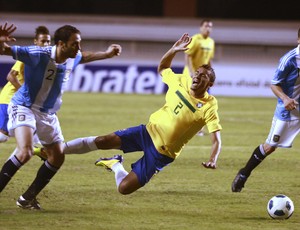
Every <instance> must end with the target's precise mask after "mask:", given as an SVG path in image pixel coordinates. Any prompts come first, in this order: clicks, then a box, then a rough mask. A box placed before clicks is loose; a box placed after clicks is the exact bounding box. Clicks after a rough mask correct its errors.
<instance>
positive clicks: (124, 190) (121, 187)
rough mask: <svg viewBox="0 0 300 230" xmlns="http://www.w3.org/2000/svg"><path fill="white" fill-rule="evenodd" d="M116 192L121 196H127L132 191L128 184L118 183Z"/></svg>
mask: <svg viewBox="0 0 300 230" xmlns="http://www.w3.org/2000/svg"><path fill="white" fill-rule="evenodd" d="M118 191H119V193H121V194H122V195H128V194H130V193H132V192H133V191H132V189H131V188H130V186H129V185H128V183H126V182H123V181H122V182H121V183H120V185H119V187H118Z"/></svg>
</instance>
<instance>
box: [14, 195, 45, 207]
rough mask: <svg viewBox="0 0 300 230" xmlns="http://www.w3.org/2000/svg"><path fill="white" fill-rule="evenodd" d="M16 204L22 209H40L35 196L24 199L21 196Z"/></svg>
mask: <svg viewBox="0 0 300 230" xmlns="http://www.w3.org/2000/svg"><path fill="white" fill-rule="evenodd" d="M17 205H18V206H19V207H20V208H23V209H29V210H41V209H42V208H41V205H40V203H39V202H38V201H37V199H36V198H34V199H32V200H24V199H22V198H21V197H20V198H19V199H18V200H17Z"/></svg>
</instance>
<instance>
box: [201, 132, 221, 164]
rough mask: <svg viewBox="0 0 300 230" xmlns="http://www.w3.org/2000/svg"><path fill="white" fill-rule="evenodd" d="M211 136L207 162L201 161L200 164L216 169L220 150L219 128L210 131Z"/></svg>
mask: <svg viewBox="0 0 300 230" xmlns="http://www.w3.org/2000/svg"><path fill="white" fill-rule="evenodd" d="M210 137H211V142H212V146H211V154H210V158H209V160H208V161H207V162H202V165H203V166H204V167H205V168H211V169H216V168H217V160H218V157H219V154H220V152H221V132H220V130H218V131H216V132H212V133H211V134H210Z"/></svg>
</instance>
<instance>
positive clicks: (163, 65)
mask: <svg viewBox="0 0 300 230" xmlns="http://www.w3.org/2000/svg"><path fill="white" fill-rule="evenodd" d="M191 41H192V38H191V37H190V36H189V35H188V34H187V33H185V34H183V35H182V36H181V38H180V39H179V40H178V41H177V42H175V44H174V45H173V46H172V47H171V48H170V49H169V50H168V51H167V52H166V53H165V54H164V56H163V57H162V59H161V60H160V63H159V65H158V68H157V71H158V73H161V72H162V71H163V70H164V69H167V68H170V67H171V64H172V60H173V58H174V57H175V55H176V53H177V52H182V51H185V50H187V49H188V48H187V46H188V45H189V44H190V43H191Z"/></svg>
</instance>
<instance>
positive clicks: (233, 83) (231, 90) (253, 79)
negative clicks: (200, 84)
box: [210, 64, 274, 97]
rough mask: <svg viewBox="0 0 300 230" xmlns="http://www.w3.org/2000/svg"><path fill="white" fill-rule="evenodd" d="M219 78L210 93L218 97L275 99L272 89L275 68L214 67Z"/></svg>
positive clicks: (256, 66) (245, 66) (259, 66)
mask: <svg viewBox="0 0 300 230" xmlns="http://www.w3.org/2000/svg"><path fill="white" fill-rule="evenodd" d="M214 69H215V70H216V71H217V78H216V82H215V84H214V86H213V87H212V88H211V90H210V92H211V93H212V94H213V95H216V96H237V97H243V96H244V97H274V94H273V93H272V90H271V89H270V85H271V79H272V77H273V75H274V66H271V65H270V66H266V65H251V66H249V65H239V66H230V65H226V66H225V65H217V64H216V65H214Z"/></svg>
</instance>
